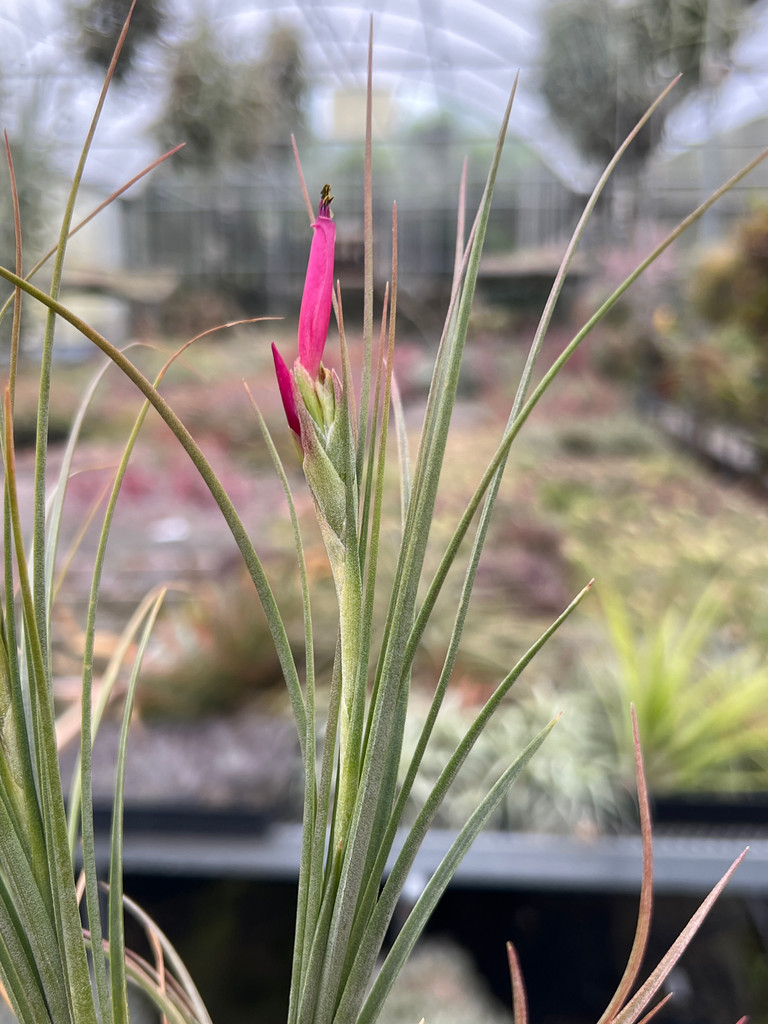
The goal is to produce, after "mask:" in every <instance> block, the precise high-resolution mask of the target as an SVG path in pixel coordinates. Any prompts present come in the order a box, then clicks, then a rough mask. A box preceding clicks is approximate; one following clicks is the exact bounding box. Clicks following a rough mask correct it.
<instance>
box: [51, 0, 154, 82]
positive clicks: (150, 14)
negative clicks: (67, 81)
mask: <svg viewBox="0 0 768 1024" xmlns="http://www.w3.org/2000/svg"><path fill="white" fill-rule="evenodd" d="M130 7H131V0H89V2H88V3H86V4H85V5H84V6H74V7H72V8H71V18H72V21H73V23H74V28H75V32H76V34H77V40H78V49H79V51H80V53H81V54H82V56H83V59H84V60H85V61H86V63H88V64H91V65H93V66H94V67H96V68H98V69H99V70H101V71H106V70H107V68H108V67H109V62H110V61H111V60H112V54H113V53H114V49H115V45H116V43H117V40H118V38H119V36H120V32H121V31H122V28H123V25H124V24H125V19H126V18H127V17H128V11H129V10H130ZM165 20H166V15H165V11H164V7H163V0H139V3H137V4H136V7H135V8H134V11H133V15H132V16H131V27H130V30H129V32H128V35H127V36H126V38H125V42H124V44H123V49H122V52H121V54H120V60H119V61H118V62H117V66H116V68H115V78H116V79H117V80H118V81H119V80H121V79H124V78H125V77H126V76H127V75H128V73H129V72H130V71H131V69H132V67H133V65H134V62H135V60H136V54H137V52H138V50H139V48H140V46H141V44H142V43H144V42H145V41H146V40H148V39H153V38H155V37H156V36H157V35H158V33H159V32H160V29H161V28H162V27H163V24H164V23H165Z"/></svg>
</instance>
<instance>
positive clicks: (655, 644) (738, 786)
mask: <svg viewBox="0 0 768 1024" xmlns="http://www.w3.org/2000/svg"><path fill="white" fill-rule="evenodd" d="M601 591H602V602H603V609H604V612H605V622H606V625H607V629H608V636H609V639H610V642H611V653H610V656H609V658H608V659H607V661H606V663H605V670H604V672H603V673H600V674H598V673H596V674H595V675H594V682H595V686H596V689H597V692H598V693H599V694H600V696H601V697H602V699H603V701H604V703H605V707H606V710H607V712H608V719H609V721H610V723H611V727H612V729H613V730H614V736H615V742H616V750H617V756H622V752H626V751H627V750H628V749H629V747H628V738H629V737H630V736H631V731H630V722H629V716H628V714H627V710H626V709H627V707H628V705H629V702H630V701H631V702H633V703H634V705H635V707H636V709H637V717H638V724H639V728H640V738H641V742H642V744H643V754H644V758H645V765H646V772H647V775H648V781H649V786H650V788H651V789H652V790H653V791H655V792H657V793H686V792H706V793H726V792H735V791H756V790H760V791H768V666H767V665H766V664H765V660H764V658H762V657H761V656H760V654H759V652H757V651H756V650H754V649H750V648H744V647H743V646H739V647H732V646H731V645H730V644H729V643H728V640H727V633H726V631H725V628H724V624H725V609H724V606H723V604H722V602H721V600H720V598H719V596H718V593H717V589H716V588H715V587H714V586H710V587H708V588H707V589H706V590H705V592H704V593H703V595H702V596H701V598H700V599H699V600H698V601H697V602H696V604H695V605H694V606H693V608H691V610H690V611H689V612H688V613H687V614H682V613H680V612H679V611H678V610H677V609H676V608H668V609H666V610H665V611H663V612H661V613H660V614H657V615H654V616H649V617H647V618H646V619H643V620H639V619H637V618H634V619H633V617H632V616H631V614H630V612H629V610H628V608H627V605H626V604H625V602H624V599H623V598H622V596H621V595H620V594H619V592H618V591H615V590H614V591H611V590H610V589H608V590H606V588H605V587H604V586H603V587H601ZM631 772H632V765H631V761H629V760H628V761H627V763H626V764H625V774H627V775H629V777H630V778H631Z"/></svg>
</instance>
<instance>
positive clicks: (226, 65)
mask: <svg viewBox="0 0 768 1024" xmlns="http://www.w3.org/2000/svg"><path fill="white" fill-rule="evenodd" d="M304 95H305V79H304V72H303V60H302V53H301V45H300V41H299V39H298V37H297V35H296V33H295V32H294V31H293V30H292V29H290V28H287V27H285V26H281V25H278V26H275V27H274V28H273V29H272V31H271V32H270V33H269V34H268V36H267V38H266V41H265V44H264V49H263V52H262V54H261V57H260V58H258V59H255V60H244V59H233V58H231V57H229V56H228V55H227V54H226V53H225V50H224V47H223V44H222V42H221V40H219V39H217V37H216V35H215V34H214V32H213V29H212V26H211V25H210V24H209V23H208V22H200V23H199V24H198V26H197V29H196V30H195V32H194V33H193V35H192V36H191V37H190V38H189V39H188V40H186V41H185V42H183V43H182V44H181V45H180V46H179V47H178V49H177V52H176V58H175V62H174V64H173V66H172V67H171V70H170V76H169V92H168V98H167V102H166V106H165V110H164V111H163V114H162V116H161V118H160V120H159V122H158V124H157V126H156V133H157V135H158V138H159V139H160V141H161V143H162V144H163V145H164V146H166V145H173V144H175V143H177V142H182V141H183V142H185V143H186V146H185V148H184V149H183V150H182V151H181V153H180V154H179V157H180V158H181V159H182V160H183V161H184V162H185V163H187V164H188V165H194V166H198V167H205V168H211V167H214V166H216V165H223V164H227V163H231V162H233V161H235V162H237V161H247V160H251V159H253V158H254V157H255V156H256V155H257V154H258V153H259V152H260V151H262V150H264V149H266V148H269V147H273V146H275V145H279V144H281V143H282V144H288V143H289V141H290V134H291V132H293V133H297V132H300V130H301V129H302V127H303V125H304V113H303V101H304Z"/></svg>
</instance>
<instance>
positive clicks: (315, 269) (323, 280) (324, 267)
mask: <svg viewBox="0 0 768 1024" xmlns="http://www.w3.org/2000/svg"><path fill="white" fill-rule="evenodd" d="M329 192H330V189H329V187H328V186H327V185H326V187H325V188H324V189H323V196H322V199H321V200H320V210H319V212H318V216H317V220H316V221H315V222H314V224H313V225H312V228H313V231H314V236H313V238H312V246H311V248H310V250H309V264H308V265H307V276H306V280H305V282H304V295H303V297H302V300H301V312H300V313H299V362H300V363H301V365H302V366H303V367H304V369H305V370H306V371H307V373H308V374H309V375H310V377H313V378H315V377H317V373H318V370H319V369H320V360H321V359H322V358H323V349H324V348H325V342H326V339H327V337H328V324H329V323H330V320H331V300H332V297H333V251H334V245H335V242H336V225H335V224H334V222H333V220H332V218H331V199H332V198H333V197H332V196H331V195H329Z"/></svg>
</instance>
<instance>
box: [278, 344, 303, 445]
mask: <svg viewBox="0 0 768 1024" xmlns="http://www.w3.org/2000/svg"><path fill="white" fill-rule="evenodd" d="M272 358H273V359H274V361H275V374H276V375H277V386H278V387H279V388H280V397H281V398H282V400H283V408H284V409H285V416H286V419H287V420H288V426H289V427H290V428H291V430H292V431H293V432H294V434H296V436H297V437H299V438H300V437H301V424H300V423H299V414H298V412H297V411H296V396H295V394H294V390H293V388H294V384H293V374H292V373H291V371H290V370H289V369H288V367H287V365H286V363H285V360H284V359H283V357H282V356H281V355H280V353H279V352H278V351H277V348H276V347H275V345H274V343H273V344H272Z"/></svg>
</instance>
